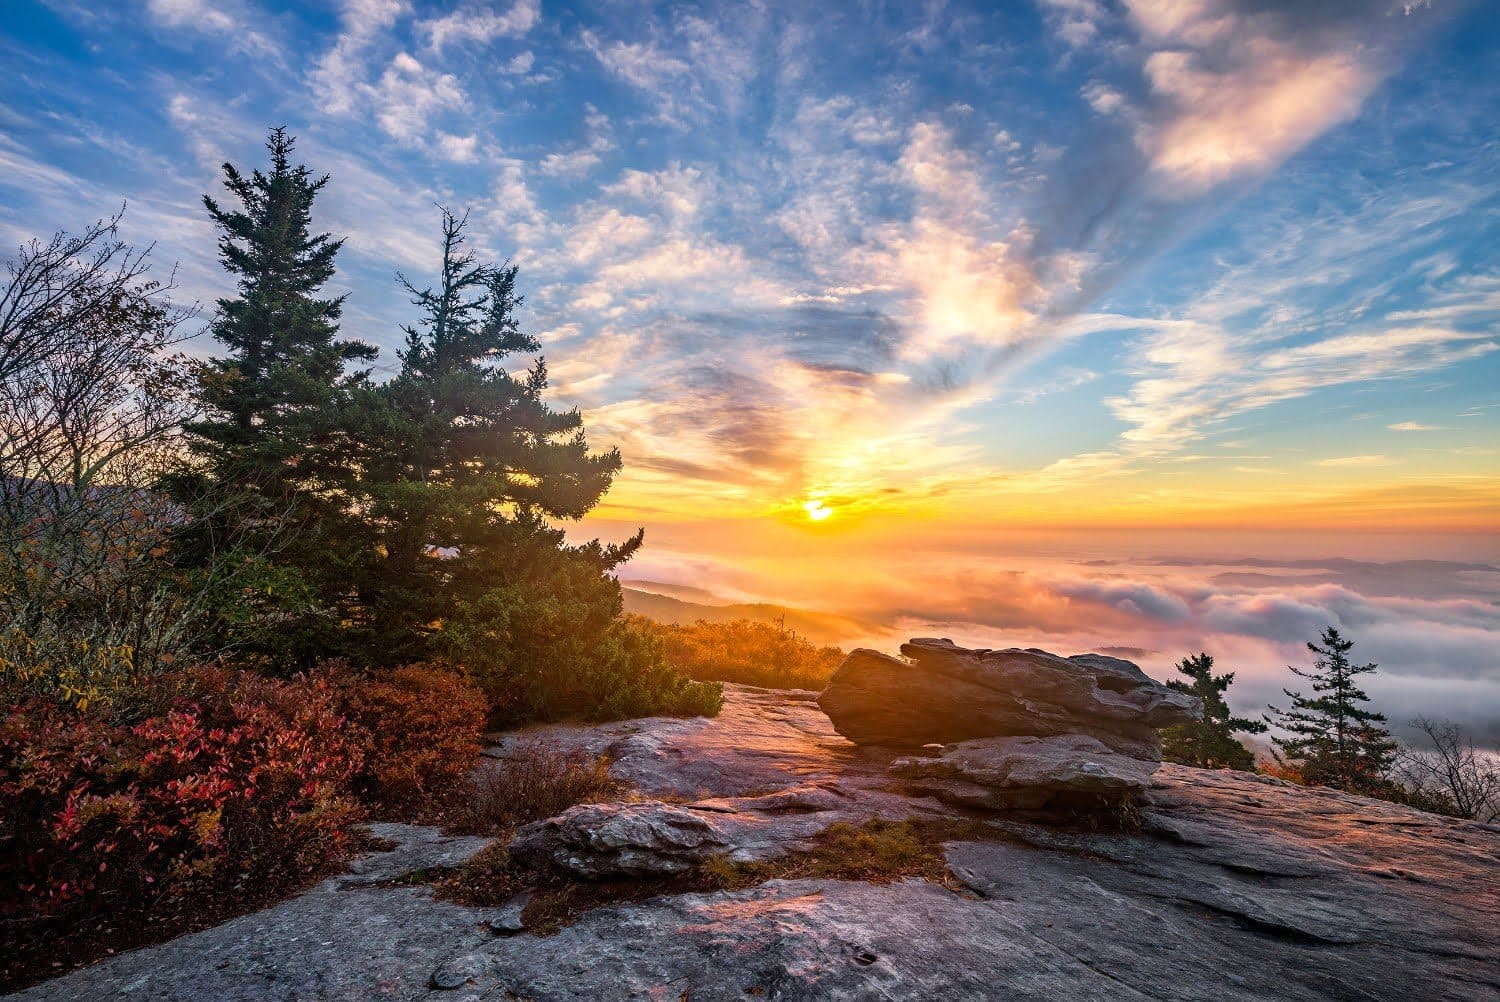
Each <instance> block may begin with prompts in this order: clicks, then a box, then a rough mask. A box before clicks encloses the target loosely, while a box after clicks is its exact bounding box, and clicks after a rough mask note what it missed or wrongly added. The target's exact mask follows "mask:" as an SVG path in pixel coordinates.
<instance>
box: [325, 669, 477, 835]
mask: <svg viewBox="0 0 1500 1002" xmlns="http://www.w3.org/2000/svg"><path fill="white" fill-rule="evenodd" d="M336 671H337V670H336ZM337 677H339V678H340V679H341V683H340V684H341V688H342V690H343V693H344V696H343V707H344V712H345V715H346V716H348V717H349V719H350V720H351V721H352V722H353V723H354V724H356V725H358V726H359V727H361V728H362V729H363V730H364V731H365V732H366V733H367V734H368V738H367V744H366V754H365V764H364V770H363V771H362V773H361V774H360V782H359V788H360V792H361V794H362V795H363V796H364V798H365V799H366V800H367V801H368V802H369V803H370V804H371V806H372V807H373V808H374V809H375V810H376V811H378V812H381V813H394V814H396V815H400V816H407V817H409V816H410V815H411V814H412V813H414V812H415V813H422V812H424V811H427V810H430V809H431V808H433V807H434V806H436V805H437V804H438V803H439V802H440V801H441V800H442V798H444V797H445V796H446V795H447V794H449V793H450V792H451V791H452V790H454V789H455V788H456V787H457V786H458V785H459V784H460V783H461V782H462V781H463V780H464V778H465V777H466V776H467V775H468V773H469V770H470V769H471V768H473V766H474V760H475V758H476V756H478V754H479V749H480V742H481V741H482V739H483V736H484V724H485V717H486V716H487V714H488V712H489V704H488V702H487V701H486V700H485V697H484V694H483V693H481V692H480V691H479V689H478V688H476V687H475V686H474V684H473V683H472V682H470V681H469V680H468V679H466V678H464V677H463V676H462V675H460V674H458V673H457V672H455V671H452V670H450V669H447V668H441V667H437V666H434V665H407V666H405V667H402V668H395V669H392V670H390V671H384V672H379V673H377V674H374V675H371V676H369V677H366V678H357V677H356V678H350V677H348V676H347V675H346V674H345V673H344V672H342V671H337Z"/></svg>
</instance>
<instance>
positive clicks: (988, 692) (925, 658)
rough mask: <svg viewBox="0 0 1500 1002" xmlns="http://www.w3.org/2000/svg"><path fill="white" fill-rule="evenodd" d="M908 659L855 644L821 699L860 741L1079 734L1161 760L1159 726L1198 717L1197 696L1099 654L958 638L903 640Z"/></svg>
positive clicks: (896, 743)
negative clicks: (986, 645)
mask: <svg viewBox="0 0 1500 1002" xmlns="http://www.w3.org/2000/svg"><path fill="white" fill-rule="evenodd" d="M901 653H902V654H904V655H906V657H907V658H908V659H910V660H909V661H903V660H900V659H899V658H893V657H889V656H887V655H884V654H881V653H879V652H877V651H871V650H863V649H861V650H856V651H854V652H852V653H851V654H850V655H849V656H848V657H847V658H845V659H844V663H843V664H842V665H840V666H839V669H838V671H837V672H835V673H834V676H833V678H832V679H831V680H830V681H829V683H828V686H827V688H825V689H824V690H823V693H822V695H820V696H819V697H818V705H819V706H820V707H821V708H822V709H823V712H824V713H826V714H828V717H829V719H830V720H832V721H833V726H834V728H835V729H836V730H837V731H838V732H839V733H840V734H842V735H843V736H844V737H846V738H848V739H849V740H850V741H853V742H854V743H856V744H860V745H879V746H885V747H893V748H920V747H921V746H922V745H924V744H928V743H932V742H938V743H942V744H950V743H954V742H960V741H969V740H973V739H975V738H988V737H1006V736H1018V735H1032V736H1037V737H1049V736H1053V735H1062V734H1074V735H1084V736H1087V737H1091V738H1094V739H1095V740H1097V741H1099V742H1101V743H1102V744H1104V745H1106V746H1108V747H1109V748H1110V749H1112V750H1114V751H1116V752H1119V753H1121V754H1123V755H1128V756H1131V757H1133V758H1140V759H1149V760H1159V759H1160V757H1161V742H1160V739H1159V738H1158V737H1157V733H1156V731H1157V728H1160V727H1170V726H1173V725H1176V724H1184V723H1188V722H1189V721H1192V720H1196V719H1198V717H1199V715H1200V713H1201V706H1200V704H1199V701H1198V700H1197V699H1196V698H1195V697H1192V696H1189V695H1187V694H1185V693H1180V692H1177V691H1176V690H1174V689H1170V688H1168V687H1167V686H1165V685H1162V684H1161V683H1159V682H1157V681H1155V680H1153V679H1152V678H1151V677H1150V676H1148V675H1147V674H1146V673H1145V672H1143V671H1141V670H1140V668H1138V667H1137V666H1135V665H1134V664H1132V663H1130V662H1129V661H1123V660H1121V659H1119V658H1110V657H1104V656H1103V655H1099V654H1079V655H1074V656H1073V657H1069V658H1065V657H1059V656H1058V655H1056V654H1051V653H1048V652H1047V651H1041V650H1020V649H1016V648H1012V649H1009V650H998V651H997V650H967V649H965V648H962V647H958V646H956V645H955V644H954V643H953V642H952V641H951V640H931V639H917V640H913V641H911V642H910V643H906V644H902V645H901Z"/></svg>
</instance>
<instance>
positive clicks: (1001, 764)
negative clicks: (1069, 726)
mask: <svg viewBox="0 0 1500 1002" xmlns="http://www.w3.org/2000/svg"><path fill="white" fill-rule="evenodd" d="M1156 765H1157V764H1156V763H1155V762H1153V761H1147V760H1143V759H1138V758H1131V757H1130V756H1128V755H1121V754H1120V753H1119V752H1116V751H1112V750H1110V749H1109V748H1106V747H1105V746H1104V744H1103V743H1102V742H1100V741H1097V740H1095V739H1094V738H1090V737H1085V736H1084V735H1082V734H1058V735H1054V736H1052V737H1047V738H1037V737H1019V738H979V739H978V740H975V741H963V742H960V743H959V744H957V745H954V746H953V747H952V748H950V749H947V750H946V751H944V753H943V754H942V755H940V756H937V757H931V758H903V759H897V760H896V761H895V762H893V763H891V767H890V769H891V772H892V773H893V774H894V775H896V776H899V777H900V778H901V779H903V780H905V781H906V784H907V786H908V788H909V789H911V790H912V791H913V792H916V793H924V794H931V795H932V796H935V797H938V798H940V799H942V800H945V801H947V802H949V803H953V804H962V805H964V806H966V807H984V808H989V809H991V810H1040V811H1051V810H1073V809H1077V810H1091V809H1109V808H1112V807H1115V806H1117V805H1119V804H1120V802H1121V801H1122V800H1126V799H1132V800H1133V799H1136V798H1138V797H1139V796H1140V795H1141V794H1142V793H1144V792H1145V790H1146V788H1147V787H1149V786H1150V785H1151V774H1152V773H1153V772H1155V771H1156Z"/></svg>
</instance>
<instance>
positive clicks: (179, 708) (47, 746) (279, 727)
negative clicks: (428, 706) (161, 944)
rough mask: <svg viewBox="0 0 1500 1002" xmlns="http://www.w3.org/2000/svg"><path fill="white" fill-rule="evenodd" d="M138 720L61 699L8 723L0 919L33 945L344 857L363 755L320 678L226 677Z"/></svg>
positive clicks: (138, 923)
mask: <svg viewBox="0 0 1500 1002" xmlns="http://www.w3.org/2000/svg"><path fill="white" fill-rule="evenodd" d="M182 683H183V687H184V688H185V689H186V690H187V693H188V694H186V695H181V696H178V697H175V698H172V699H170V700H169V701H168V702H167V705H166V708H165V709H164V710H163V712H161V713H159V714H157V715H153V716H149V717H146V718H145V719H142V720H140V721H138V722H136V723H122V722H116V721H113V720H110V719H109V718H106V717H104V716H102V715H100V714H97V713H90V712H82V711H79V710H77V709H76V708H73V707H68V706H64V705H61V704H58V703H56V702H54V701H50V700H44V699H30V700H27V701H25V702H20V703H12V704H11V705H9V706H7V707H6V714H5V719H4V722H3V723H0V799H3V801H4V803H5V805H6V809H5V812H4V814H3V816H0V916H3V919H4V921H5V922H6V923H7V925H8V926H9V927H10V928H11V929H12V931H13V932H14V934H15V939H14V940H13V944H14V946H13V951H12V961H13V963H15V964H16V965H17V968H16V971H7V972H6V973H7V975H11V974H14V973H17V972H19V971H21V970H23V969H24V968H25V967H26V966H27V964H28V962H29V961H36V960H37V959H38V958H37V951H39V950H53V949H56V948H59V947H60V946H61V945H62V944H63V943H67V944H70V945H73V946H76V945H77V944H78V943H79V942H80V941H86V940H88V939H89V938H90V937H91V936H99V935H101V932H102V930H103V929H105V928H112V929H114V930H116V936H117V938H121V939H123V940H124V941H126V942H128V941H130V940H131V938H132V937H134V936H139V935H141V934H142V932H143V930H145V929H146V928H147V927H148V926H151V925H152V924H164V929H163V931H168V932H170V930H171V926H172V925H173V923H174V922H175V923H177V924H179V925H181V924H189V925H190V924H191V918H192V916H193V915H194V914H195V913H198V912H201V911H203V910H206V909H212V908H217V907H221V906H222V905H223V904H224V902H225V901H229V900H234V899H243V898H246V897H254V896H256V895H258V894H260V893H261V891H260V888H261V887H263V886H296V885H298V884H300V883H302V882H303V881H305V880H306V879H308V878H309V877H311V876H313V875H316V874H317V873H320V872H322V871H323V870H325V869H326V868H327V867H328V865H329V864H330V863H332V862H334V861H336V860H338V859H342V858H343V857H344V856H345V855H346V854H347V852H348V850H349V847H350V841H349V839H350V836H349V832H348V825H349V822H350V821H352V820H354V819H355V818H356V817H357V815H358V805H357V804H356V802H355V801H354V799H353V798H352V797H351V796H350V791H349V781H350V779H351V777H352V776H353V775H354V774H355V772H356V771H357V770H358V768H359V765H360V761H361V756H362V748H361V741H360V738H359V736H357V735H353V734H350V733H348V732H347V731H346V729H345V727H344V721H343V719H342V717H341V716H340V715H339V713H338V709H337V698H336V696H337V694H336V693H335V692H334V691H333V689H332V688H331V687H330V686H329V685H327V684H326V683H325V682H322V681H319V680H310V679H304V680H299V681H294V682H280V681H271V680H266V679H263V678H259V677H257V676H254V675H249V674H242V673H234V672H230V671H226V670H221V669H205V670H200V671H196V672H193V673H191V675H190V676H188V677H185V678H184V679H183V680H182Z"/></svg>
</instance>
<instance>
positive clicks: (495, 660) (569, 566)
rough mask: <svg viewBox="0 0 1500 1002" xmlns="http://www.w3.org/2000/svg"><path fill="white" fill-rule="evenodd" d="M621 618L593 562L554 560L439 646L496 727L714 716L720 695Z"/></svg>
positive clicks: (454, 623)
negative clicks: (475, 689)
mask: <svg viewBox="0 0 1500 1002" xmlns="http://www.w3.org/2000/svg"><path fill="white" fill-rule="evenodd" d="M620 614H621V600H620V587H619V584H618V583H616V582H615V580H614V579H613V578H610V577H608V576H607V575H605V574H603V573H601V571H600V569H599V566H598V563H597V562H596V561H593V560H590V559H588V558H587V555H575V554H571V553H566V552H564V553H556V554H554V555H552V556H551V558H550V559H548V560H546V561H545V562H543V563H541V564H540V566H538V567H536V568H535V572H534V573H533V574H532V575H529V576H527V577H525V578H522V579H519V580H517V581H515V582H513V583H509V584H505V585H502V586H499V587H495V588H492V589H490V590H489V591H487V592H485V593H484V594H482V595H481V596H480V597H479V598H478V599H476V600H475V601H473V602H464V603H460V604H459V606H458V609H457V611H456V612H455V614H454V616H453V617H452V618H451V619H450V620H448V622H446V623H445V624H444V628H443V630H442V631H441V635H440V639H441V642H442V645H443V647H444V648H445V650H446V653H447V655H448V657H449V658H450V659H451V660H452V661H453V662H454V663H455V664H459V665H462V666H463V667H464V668H465V670H467V671H468V673H469V675H470V677H471V678H473V679H474V680H475V681H476V682H477V683H478V684H479V686H480V688H481V689H483V690H484V692H485V694H486V695H487V696H489V698H490V703H491V706H492V720H494V721H495V722H496V723H498V724H503V725H509V724H517V723H522V722H525V721H529V720H559V719H581V720H618V719H624V718H629V717H644V716H652V715H657V714H662V715H668V716H694V715H699V714H702V715H707V716H712V715H714V714H716V713H718V712H719V708H720V706H721V704H722V692H721V688H720V687H719V686H717V685H713V684H710V683H704V682H696V681H694V680H692V679H690V678H688V677H686V676H685V675H683V674H681V673H680V672H678V671H677V669H675V668H674V667H673V666H672V665H670V664H669V663H668V662H667V661H666V659H665V657H664V656H663V654H662V648H661V642H660V641H659V640H658V639H657V638H656V637H655V636H653V635H652V634H651V633H649V632H648V631H646V630H643V629H641V628H640V627H639V626H638V625H636V624H634V623H631V622H627V621H625V620H623V619H622V618H621V615H620Z"/></svg>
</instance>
